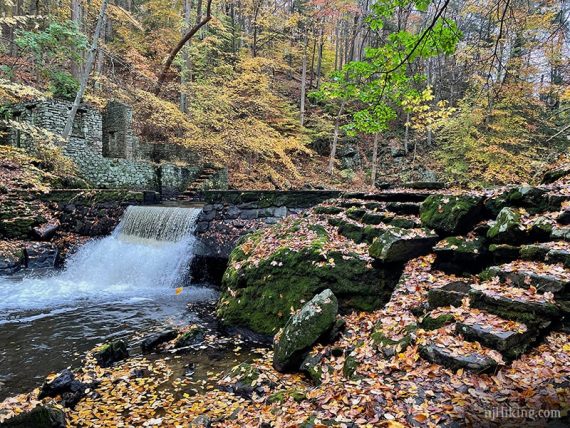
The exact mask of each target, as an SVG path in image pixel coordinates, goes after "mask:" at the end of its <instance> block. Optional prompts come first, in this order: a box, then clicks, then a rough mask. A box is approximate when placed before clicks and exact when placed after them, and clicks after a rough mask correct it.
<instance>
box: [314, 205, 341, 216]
mask: <svg viewBox="0 0 570 428" xmlns="http://www.w3.org/2000/svg"><path fill="white" fill-rule="evenodd" d="M313 211H314V212H315V213H316V214H326V215H336V214H340V213H341V212H343V211H344V210H343V209H342V208H340V207H335V206H318V207H315V209H314V210H313Z"/></svg>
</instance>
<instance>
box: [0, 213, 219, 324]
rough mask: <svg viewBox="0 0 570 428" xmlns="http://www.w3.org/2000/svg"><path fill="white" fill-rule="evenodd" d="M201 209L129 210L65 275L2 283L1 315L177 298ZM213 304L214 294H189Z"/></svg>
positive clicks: (80, 253) (204, 291)
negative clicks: (90, 303) (86, 304)
mask: <svg viewBox="0 0 570 428" xmlns="http://www.w3.org/2000/svg"><path fill="white" fill-rule="evenodd" d="M199 212H200V210H199V209H192V208H162V207H128V209H127V210H126V212H125V215H124V216H123V219H122V221H121V223H120V224H119V225H118V226H117V228H116V230H115V232H114V233H113V234H112V235H111V236H108V237H105V238H102V239H98V240H93V241H90V242H88V243H87V244H85V245H83V246H82V247H81V248H80V249H79V250H78V251H77V253H75V254H74V255H73V256H71V258H70V259H69V260H68V261H67V264H66V268H65V269H64V270H63V271H60V272H55V273H53V274H51V275H49V276H43V277H39V278H33V277H25V278H23V279H21V280H13V279H9V278H0V314H1V313H3V315H8V313H10V312H21V311H26V310H33V309H36V310H37V309H46V308H57V307H63V306H71V305H75V306H76V305H77V303H78V302H82V301H96V302H109V301H111V302H113V301H124V300H128V299H138V298H153V297H157V296H160V295H171V296H172V299H179V298H187V296H182V295H181V296H176V295H175V293H174V287H175V286H179V285H183V282H184V280H185V279H186V277H187V273H188V268H189V266H190V261H191V258H192V253H193V251H192V250H193V245H194V236H193V233H192V231H193V228H194V226H195V222H196V218H197V216H198V214H199ZM188 293H198V294H201V295H203V296H204V298H207V297H208V296H209V295H211V294H212V292H211V291H210V290H208V289H202V290H198V289H194V290H188V292H186V293H184V294H186V295H187V294H188Z"/></svg>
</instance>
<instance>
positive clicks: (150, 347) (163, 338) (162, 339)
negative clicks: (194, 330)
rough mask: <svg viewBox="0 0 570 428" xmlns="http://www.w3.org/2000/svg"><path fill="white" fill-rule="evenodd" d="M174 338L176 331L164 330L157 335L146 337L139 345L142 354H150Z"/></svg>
mask: <svg viewBox="0 0 570 428" xmlns="http://www.w3.org/2000/svg"><path fill="white" fill-rule="evenodd" d="M176 336H178V331H176V330H166V331H163V332H160V333H157V334H153V335H150V336H147V337H145V338H144V339H143V341H142V343H141V350H142V352H143V353H148V352H152V351H154V350H155V349H156V348H157V347H159V346H160V345H162V344H163V343H166V342H169V341H171V340H172V339H175V338H176Z"/></svg>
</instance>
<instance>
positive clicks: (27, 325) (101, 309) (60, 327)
mask: <svg viewBox="0 0 570 428" xmlns="http://www.w3.org/2000/svg"><path fill="white" fill-rule="evenodd" d="M5 285H6V283H4V286H5ZM22 285H23V284H22V283H21V282H20V283H16V282H14V283H12V286H14V287H17V286H22ZM133 294H134V295H133V296H131V297H128V298H127V297H122V298H120V299H117V300H116V301H114V302H108V301H102V302H97V301H96V300H94V299H90V300H88V301H86V300H85V301H78V302H75V304H73V305H71V304H70V305H67V306H64V307H57V308H53V309H44V310H26V311H11V312H10V313H8V312H4V313H0V400H2V399H4V398H6V397H7V396H9V395H13V394H15V393H21V392H25V391H28V390H30V389H33V388H34V387H36V386H38V385H40V384H41V383H42V381H43V379H44V378H45V376H46V375H47V374H49V373H50V372H56V371H59V370H61V369H63V368H65V367H68V366H73V367H78V366H79V365H80V362H81V359H82V358H83V356H84V355H85V352H86V351H88V350H90V349H92V348H93V347H94V346H95V345H97V344H98V343H101V342H103V341H105V340H107V339H115V338H124V339H127V340H128V341H129V343H130V344H131V345H132V346H131V349H132V351H134V352H132V353H133V354H135V355H136V353H137V352H139V351H140V348H139V346H138V343H139V341H140V337H142V336H143V335H145V334H148V333H149V332H152V331H153V330H157V329H162V328H165V327H167V326H168V325H173V326H176V325H179V326H180V325H186V324H188V323H193V322H200V321H201V319H200V316H199V315H198V314H197V313H196V312H193V311H190V310H188V309H187V304H188V303H190V302H203V303H204V304H207V302H211V301H212V300H214V299H215V298H216V292H215V291H213V290H211V289H209V288H200V287H187V288H185V289H184V292H183V293H182V294H180V295H175V293H174V290H172V289H171V290H170V292H168V293H157V294H156V295H154V296H148V295H146V296H145V294H146V293H140V294H141V295H140V296H136V293H133ZM219 355H220V357H219V358H220V359H221V360H224V359H225V356H223V354H219ZM206 359H207V360H210V357H207V358H206ZM211 361H212V363H213V364H214V365H215V363H216V358H215V357H214V358H213V359H211ZM224 364H225V363H224Z"/></svg>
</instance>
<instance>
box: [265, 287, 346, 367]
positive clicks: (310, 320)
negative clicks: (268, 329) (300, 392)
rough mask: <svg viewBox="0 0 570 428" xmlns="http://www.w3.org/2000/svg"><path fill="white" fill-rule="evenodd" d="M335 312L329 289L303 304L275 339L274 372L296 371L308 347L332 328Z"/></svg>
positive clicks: (334, 298) (334, 301)
mask: <svg viewBox="0 0 570 428" xmlns="http://www.w3.org/2000/svg"><path fill="white" fill-rule="evenodd" d="M337 313H338V302H337V299H336V297H335V295H334V294H333V292H332V291H331V290H329V289H327V290H325V291H323V292H322V293H319V294H317V295H316V296H315V297H313V298H312V299H311V300H310V301H309V302H307V303H306V304H305V305H304V306H303V307H302V308H301V310H300V311H299V312H298V313H296V314H294V315H293V316H292V317H291V318H290V319H289V321H288V322H287V324H286V325H285V327H284V328H283V331H281V332H280V334H278V335H277V336H275V342H274V346H273V367H274V368H275V370H278V371H280V372H284V371H290V370H298V369H299V367H300V366H301V363H302V362H303V360H304V358H305V357H306V356H307V354H308V352H309V351H310V349H311V347H312V346H313V345H314V344H315V343H316V342H317V341H318V340H319V338H321V337H322V336H324V335H325V334H326V333H328V332H329V330H330V329H331V328H332V327H333V326H334V324H335V321H336V315H337Z"/></svg>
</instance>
